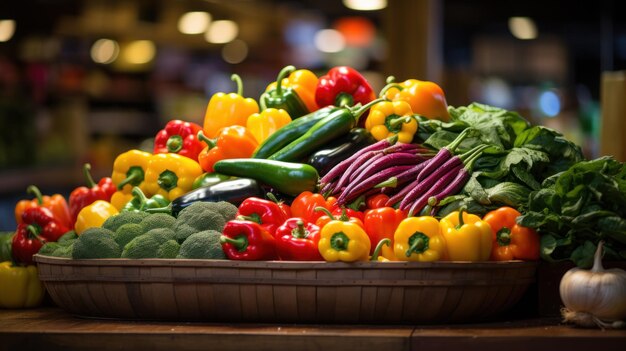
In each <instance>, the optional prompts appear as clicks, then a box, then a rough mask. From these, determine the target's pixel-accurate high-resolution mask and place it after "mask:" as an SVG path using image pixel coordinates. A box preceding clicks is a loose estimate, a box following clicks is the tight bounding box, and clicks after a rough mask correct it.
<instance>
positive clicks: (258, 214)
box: [236, 197, 288, 235]
mask: <svg viewBox="0 0 626 351" xmlns="http://www.w3.org/2000/svg"><path fill="white" fill-rule="evenodd" d="M236 218H237V219H240V220H248V221H252V222H256V223H258V224H260V225H261V227H263V228H265V230H267V231H268V232H269V233H270V234H272V235H274V233H275V232H276V228H278V227H279V226H280V225H281V224H283V223H284V222H285V221H286V220H287V218H288V217H287V215H286V214H285V212H284V211H283V210H282V209H281V208H280V207H279V206H278V204H277V203H275V202H273V201H270V200H265V199H261V198H258V197H249V198H247V199H245V200H243V202H242V203H241V204H240V205H239V208H238V210H237V215H236Z"/></svg>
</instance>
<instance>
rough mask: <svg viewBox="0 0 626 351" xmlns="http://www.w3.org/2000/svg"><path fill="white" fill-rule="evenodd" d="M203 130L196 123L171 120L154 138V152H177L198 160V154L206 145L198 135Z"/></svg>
mask: <svg viewBox="0 0 626 351" xmlns="http://www.w3.org/2000/svg"><path fill="white" fill-rule="evenodd" d="M201 130H202V127H200V125H198V124H196V123H192V122H185V121H181V120H178V119H175V120H171V121H169V122H168V123H167V124H166V125H165V128H163V129H162V130H160V131H159V132H158V133H157V135H156V137H155V138H154V152H153V153H155V154H165V153H175V154H179V155H181V156H185V157H189V158H190V159H192V160H195V161H198V154H200V152H202V149H204V148H205V147H206V144H205V143H204V142H202V141H200V140H198V137H197V135H198V132H199V131H201Z"/></svg>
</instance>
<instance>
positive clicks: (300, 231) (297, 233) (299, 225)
mask: <svg viewBox="0 0 626 351" xmlns="http://www.w3.org/2000/svg"><path fill="white" fill-rule="evenodd" d="M291 235H292V236H293V237H294V238H296V239H304V238H306V237H307V236H309V232H308V231H307V230H306V228H304V221H303V220H298V221H297V222H296V227H295V228H293V230H292V231H291Z"/></svg>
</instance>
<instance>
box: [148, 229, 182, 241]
mask: <svg viewBox="0 0 626 351" xmlns="http://www.w3.org/2000/svg"><path fill="white" fill-rule="evenodd" d="M145 235H150V236H152V237H154V239H156V241H157V242H158V243H159V244H163V243H164V242H166V241H168V240H174V239H176V234H175V233H174V230H172V229H170V228H154V229H152V230H149V231H147V232H146V234H145Z"/></svg>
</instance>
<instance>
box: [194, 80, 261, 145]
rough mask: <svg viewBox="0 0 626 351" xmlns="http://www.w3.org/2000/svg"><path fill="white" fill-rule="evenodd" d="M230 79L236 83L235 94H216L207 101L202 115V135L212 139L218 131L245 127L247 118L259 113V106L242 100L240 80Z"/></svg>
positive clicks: (254, 101) (250, 100)
mask: <svg viewBox="0 0 626 351" xmlns="http://www.w3.org/2000/svg"><path fill="white" fill-rule="evenodd" d="M231 79H232V80H234V81H235V82H236V83H237V93H228V94H226V93H216V94H214V95H213V96H212V97H211V100H209V105H208V106H207V109H206V113H205V115H204V128H203V129H204V133H205V135H206V136H207V137H208V138H210V139H213V138H215V137H217V135H218V134H219V131H220V129H222V128H224V127H230V126H232V125H240V126H242V127H245V126H246V121H247V120H248V117H249V116H250V115H252V114H253V113H258V112H259V104H258V103H257V102H256V100H254V99H252V98H244V97H243V96H242V94H243V84H242V82H241V78H240V77H239V76H238V75H236V74H233V75H232V76H231Z"/></svg>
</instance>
